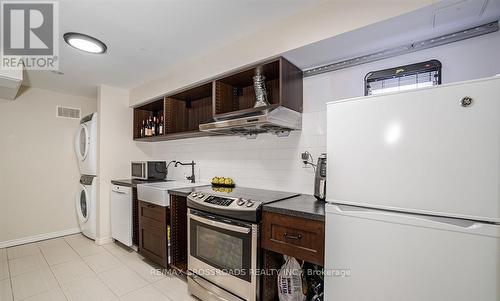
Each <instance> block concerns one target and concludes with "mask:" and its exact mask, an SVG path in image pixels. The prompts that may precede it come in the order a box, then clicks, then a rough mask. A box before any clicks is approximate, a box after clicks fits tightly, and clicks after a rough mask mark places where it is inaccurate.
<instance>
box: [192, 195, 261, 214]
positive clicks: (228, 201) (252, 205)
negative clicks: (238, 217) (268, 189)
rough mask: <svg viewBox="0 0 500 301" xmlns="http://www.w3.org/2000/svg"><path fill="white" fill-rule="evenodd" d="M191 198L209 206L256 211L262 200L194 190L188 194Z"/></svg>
mask: <svg viewBox="0 0 500 301" xmlns="http://www.w3.org/2000/svg"><path fill="white" fill-rule="evenodd" d="M188 198H189V200H191V201H193V202H196V203H198V204H202V205H204V206H207V207H214V208H225V209H228V210H245V211H255V210H257V209H258V208H259V206H260V204H261V202H259V201H254V200H250V199H244V198H229V197H224V196H217V195H210V194H204V193H201V192H193V193H191V194H190V195H189V196H188Z"/></svg>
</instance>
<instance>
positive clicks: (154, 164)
mask: <svg viewBox="0 0 500 301" xmlns="http://www.w3.org/2000/svg"><path fill="white" fill-rule="evenodd" d="M166 177H167V162H166V161H135V162H132V178H133V179H139V180H164V179H165V178H166Z"/></svg>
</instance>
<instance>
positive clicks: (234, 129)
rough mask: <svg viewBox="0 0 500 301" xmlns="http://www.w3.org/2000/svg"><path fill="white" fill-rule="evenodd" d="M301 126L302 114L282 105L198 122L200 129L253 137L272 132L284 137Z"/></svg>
mask: <svg viewBox="0 0 500 301" xmlns="http://www.w3.org/2000/svg"><path fill="white" fill-rule="evenodd" d="M301 128H302V114H301V113H299V112H297V111H294V110H291V109H288V108H286V107H283V106H279V107H274V108H267V109H264V110H263V111H258V112H255V113H252V114H249V115H243V116H242V115H233V116H230V117H228V118H227V119H224V120H218V121H216V122H212V123H206V124H200V131H203V132H211V133H218V134H224V135H237V136H245V137H247V138H254V137H256V135H257V134H261V133H273V134H276V135H278V136H280V137H286V136H288V135H289V134H290V131H292V130H300V129H301Z"/></svg>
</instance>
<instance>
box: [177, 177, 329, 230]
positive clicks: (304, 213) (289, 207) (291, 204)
mask: <svg viewBox="0 0 500 301" xmlns="http://www.w3.org/2000/svg"><path fill="white" fill-rule="evenodd" d="M206 186H209V185H206ZM206 186H198V187H188V188H179V189H171V190H169V191H168V193H169V194H171V195H178V196H182V197H187V196H188V195H189V194H191V193H192V192H195V191H197V189H198V188H200V187H206ZM262 210H263V211H268V212H274V213H281V214H285V215H290V216H296V217H302V218H307V219H312V220H317V221H324V220H325V202H323V201H318V200H317V199H316V198H315V197H314V196H313V195H309V194H301V195H298V196H296V197H292V198H289V199H285V200H282V201H279V202H274V203H270V204H267V205H264V206H263V207H262Z"/></svg>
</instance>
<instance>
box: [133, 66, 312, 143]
mask: <svg viewBox="0 0 500 301" xmlns="http://www.w3.org/2000/svg"><path fill="white" fill-rule="evenodd" d="M256 74H262V75H264V76H265V78H266V92H267V99H268V102H269V103H270V105H269V106H268V107H260V108H254V104H255V91H254V85H253V77H254V76H255V75H256ZM302 94H303V92H302V71H301V70H300V69H299V68H297V67H296V66H294V65H293V64H291V63H290V62H288V61H287V60H286V59H284V58H282V57H280V58H276V59H273V60H270V61H268V62H264V63H260V64H256V65H254V66H252V67H249V68H245V69H243V70H237V71H235V72H233V73H232V74H230V75H226V76H224V77H221V78H218V79H215V80H213V81H210V82H205V83H202V84H200V85H198V86H196V87H191V88H188V89H186V90H183V91H180V92H177V93H174V94H171V95H167V96H166V97H164V98H162V99H158V100H156V101H153V102H151V103H148V104H145V105H143V106H140V107H137V108H135V109H134V140H135V141H143V142H155V141H166V140H177V139H185V138H194V137H203V136H211V135H215V134H211V133H206V132H200V131H199V126H200V124H205V123H210V122H213V121H215V120H224V119H228V118H230V117H232V116H251V115H256V114H260V112H262V111H263V110H266V109H268V110H273V109H275V108H276V107H278V106H283V107H287V108H289V109H292V110H295V111H297V112H302ZM149 116H156V117H159V116H163V117H164V129H165V131H164V132H165V134H164V135H161V136H153V137H140V129H141V125H142V121H143V120H145V119H146V118H148V117H149Z"/></svg>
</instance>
